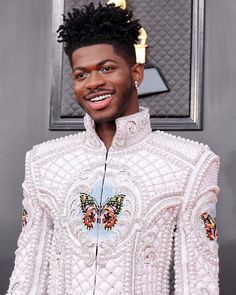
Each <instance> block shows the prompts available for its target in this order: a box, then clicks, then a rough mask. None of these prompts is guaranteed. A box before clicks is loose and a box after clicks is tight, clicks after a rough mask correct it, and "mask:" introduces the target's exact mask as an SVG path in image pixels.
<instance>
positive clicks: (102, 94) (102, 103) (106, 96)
mask: <svg viewBox="0 0 236 295" xmlns="http://www.w3.org/2000/svg"><path fill="white" fill-rule="evenodd" d="M113 94H114V91H111V90H109V91H107V90H106V91H99V92H96V93H94V92H93V93H90V94H88V95H86V96H85V99H86V100H87V103H88V105H89V107H90V108H91V109H93V110H99V109H103V108H105V107H107V106H108V105H109V104H110V102H111V101H112V98H113Z"/></svg>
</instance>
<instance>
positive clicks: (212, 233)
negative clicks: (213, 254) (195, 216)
mask: <svg viewBox="0 0 236 295" xmlns="http://www.w3.org/2000/svg"><path fill="white" fill-rule="evenodd" d="M201 218H202V220H203V222H204V226H205V230H206V235H207V237H208V239H209V240H210V241H214V240H215V239H216V238H217V236H218V232H217V228H216V220H215V218H213V217H212V216H211V215H210V214H208V213H207V212H204V213H202V215H201Z"/></svg>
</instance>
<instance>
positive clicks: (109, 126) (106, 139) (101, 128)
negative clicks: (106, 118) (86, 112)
mask: <svg viewBox="0 0 236 295" xmlns="http://www.w3.org/2000/svg"><path fill="white" fill-rule="evenodd" d="M96 132H97V135H98V136H99V138H100V139H101V141H102V142H103V143H104V145H105V147H106V149H107V150H108V149H109V148H110V146H111V143H112V139H113V137H114V135H115V133H116V124H115V122H114V121H113V122H107V123H98V124H96Z"/></svg>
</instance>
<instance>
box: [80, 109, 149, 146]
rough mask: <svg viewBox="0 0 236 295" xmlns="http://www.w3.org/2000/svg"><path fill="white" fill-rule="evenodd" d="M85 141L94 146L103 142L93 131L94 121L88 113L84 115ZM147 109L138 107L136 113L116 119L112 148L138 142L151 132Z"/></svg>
mask: <svg viewBox="0 0 236 295" xmlns="http://www.w3.org/2000/svg"><path fill="white" fill-rule="evenodd" d="M84 125H85V128H86V142H87V143H88V144H89V145H90V146H92V147H93V148H94V147H101V146H102V145H103V144H102V142H101V140H100V139H99V137H98V136H97V133H96V131H95V123H94V121H93V120H92V118H91V117H89V115H88V114H86V115H85V118H84ZM151 131H152V130H151V124H150V115H149V110H148V109H147V108H144V107H140V110H139V112H138V113H135V114H133V115H129V116H125V117H120V118H117V119H116V133H115V136H114V138H113V141H112V148H116V149H121V148H125V147H129V146H132V145H134V144H137V143H139V142H140V141H142V140H143V139H144V138H146V137H147V136H148V135H149V134H150V133H151Z"/></svg>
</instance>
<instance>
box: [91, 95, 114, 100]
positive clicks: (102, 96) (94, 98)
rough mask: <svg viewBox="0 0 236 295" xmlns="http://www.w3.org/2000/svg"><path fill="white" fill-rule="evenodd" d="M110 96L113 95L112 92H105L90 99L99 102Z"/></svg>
mask: <svg viewBox="0 0 236 295" xmlns="http://www.w3.org/2000/svg"><path fill="white" fill-rule="evenodd" d="M110 96H111V94H104V95H100V96H97V97H93V98H91V99H90V101H92V102H97V101H101V100H103V99H105V98H108V97H110Z"/></svg>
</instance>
